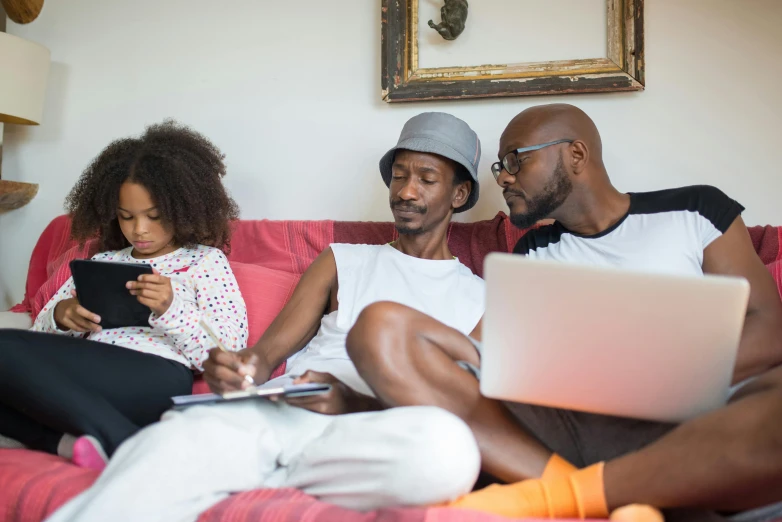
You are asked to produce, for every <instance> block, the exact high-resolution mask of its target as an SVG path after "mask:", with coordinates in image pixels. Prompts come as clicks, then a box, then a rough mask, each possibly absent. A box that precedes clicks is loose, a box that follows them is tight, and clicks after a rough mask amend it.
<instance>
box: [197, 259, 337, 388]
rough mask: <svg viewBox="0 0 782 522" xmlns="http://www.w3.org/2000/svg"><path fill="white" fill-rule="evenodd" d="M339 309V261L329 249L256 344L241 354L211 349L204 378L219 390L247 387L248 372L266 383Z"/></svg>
mask: <svg viewBox="0 0 782 522" xmlns="http://www.w3.org/2000/svg"><path fill="white" fill-rule="evenodd" d="M336 309H337V264H336V261H335V259H334V253H333V252H332V251H331V249H330V248H327V249H326V250H324V251H323V252H322V253H321V254H320V255H319V256H318V257H317V259H315V261H313V263H312V264H311V265H310V267H309V268H308V269H307V271H306V272H304V275H303V276H302V277H301V280H300V281H299V284H298V285H297V286H296V289H295V290H294V291H293V295H292V296H291V298H290V300H289V301H288V303H287V304H286V305H285V306H284V307H283V309H282V311H280V313H279V314H278V315H277V317H276V318H275V319H274V321H272V324H271V325H269V328H267V329H266V331H265V332H264V334H263V336H262V337H261V338H260V340H259V341H258V342H257V343H256V344H255V346H252V347H250V348H247V349H246V350H242V351H241V352H238V353H226V352H222V351H220V350H219V349H217V348H214V349H212V350H210V352H209V359H207V360H206V361H205V362H204V372H205V373H204V379H205V380H206V382H207V383H208V384H209V387H210V388H211V389H212V391H214V392H216V393H223V392H226V391H235V390H239V389H242V388H243V387H245V386H247V385H248V384H247V382H245V380H244V376H245V375H251V376H253V378H254V380H255V382H256V383H263V382H266V381H267V380H268V379H269V376H270V375H271V373H272V372H273V371H274V369H275V368H276V367H277V366H279V365H280V364H281V363H282V362H283V361H284V360H285V359H287V358H288V357H290V356H291V355H293V354H294V353H296V352H297V351H299V350H301V349H302V348H304V347H305V346H306V345H307V343H308V342H309V341H310V340H311V339H312V338H313V337H314V336H315V334H316V333H317V332H318V328H320V322H321V319H322V318H323V315H324V314H325V313H328V312H331V311H334V310H336Z"/></svg>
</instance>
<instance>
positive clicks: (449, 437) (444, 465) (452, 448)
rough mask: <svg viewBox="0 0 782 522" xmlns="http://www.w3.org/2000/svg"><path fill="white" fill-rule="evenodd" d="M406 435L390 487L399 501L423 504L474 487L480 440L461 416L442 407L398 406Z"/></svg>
mask: <svg viewBox="0 0 782 522" xmlns="http://www.w3.org/2000/svg"><path fill="white" fill-rule="evenodd" d="M398 411H399V412H400V413H401V414H403V415H404V420H403V421H401V420H400V422H401V423H402V424H404V425H405V429H406V431H407V434H408V436H407V439H406V441H405V442H404V444H403V446H404V448H403V449H401V450H400V453H401V454H403V455H404V456H403V457H402V458H401V459H400V460H399V461H398V462H397V471H396V473H394V478H395V480H393V481H392V484H390V490H391V491H392V492H393V493H394V495H395V496H397V498H396V501H397V502H398V504H399V505H407V506H424V505H433V504H439V503H442V502H447V501H449V500H453V499H455V498H457V497H459V496H461V495H464V494H466V493H469V492H470V491H471V490H472V487H473V485H474V484H475V480H476V479H477V478H478V473H479V472H480V467H481V456H480V452H479V450H478V444H477V442H476V441H475V437H474V436H473V433H472V431H471V430H470V428H469V427H468V426H467V424H465V423H464V421H462V420H461V419H460V418H459V417H457V416H456V415H453V414H451V413H449V412H447V411H445V410H443V409H440V408H435V407H429V406H417V407H411V408H399V409H398Z"/></svg>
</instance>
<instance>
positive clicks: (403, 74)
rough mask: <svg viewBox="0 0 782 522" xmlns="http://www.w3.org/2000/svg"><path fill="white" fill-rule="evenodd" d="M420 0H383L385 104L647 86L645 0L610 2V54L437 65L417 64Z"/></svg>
mask: <svg viewBox="0 0 782 522" xmlns="http://www.w3.org/2000/svg"><path fill="white" fill-rule="evenodd" d="M419 1H420V0H381V2H382V8H381V24H382V31H381V49H382V51H381V55H382V56H381V69H382V75H381V95H382V99H383V100H384V101H386V102H389V103H395V102H414V101H426V100H453V99H465V98H489V97H501V96H532V95H550V94H575V93H599V92H616V91H640V90H643V89H644V85H645V83H646V78H645V65H646V63H645V59H644V0H606V9H607V31H608V34H607V42H608V49H607V53H606V57H605V58H587V59H574V60H557V61H549V62H527V63H516V64H504V65H503V64H501V65H480V66H474V67H438V68H421V67H419V65H418V45H419V44H418V3H419ZM468 23H469V21H468Z"/></svg>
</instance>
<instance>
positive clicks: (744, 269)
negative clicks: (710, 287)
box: [703, 217, 782, 383]
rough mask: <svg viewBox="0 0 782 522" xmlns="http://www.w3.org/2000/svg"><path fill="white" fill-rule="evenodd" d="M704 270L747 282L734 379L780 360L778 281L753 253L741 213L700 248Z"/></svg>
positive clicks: (781, 311) (781, 304) (781, 333)
mask: <svg viewBox="0 0 782 522" xmlns="http://www.w3.org/2000/svg"><path fill="white" fill-rule="evenodd" d="M703 271H704V272H705V273H708V274H718V275H729V276H738V277H744V278H746V279H747V281H749V284H750V288H751V290H750V296H749V304H748V305H747V317H746V319H745V321H744V331H743V332H742V336H741V344H740V346H739V353H738V358H737V360H736V368H735V371H734V374H733V382H734V383H737V382H741V381H743V380H744V379H746V378H748V377H751V376H753V375H758V374H760V373H763V372H765V371H767V370H769V369H771V368H772V367H774V366H776V365H778V364H781V363H782V301H780V299H779V292H778V291H777V285H776V284H775V283H774V279H773V278H772V277H771V274H770V273H769V271H768V270H767V269H766V267H765V266H763V263H762V262H761V260H760V258H759V257H758V255H757V254H756V253H755V249H754V248H753V246H752V241H751V239H750V237H749V233H748V232H747V227H746V226H745V225H744V221H743V220H742V219H741V218H740V217H738V218H736V220H735V221H734V222H733V224H732V225H731V226H730V228H728V230H727V231H726V232H725V234H723V235H722V237H720V238H718V239H717V240H715V241H714V242H713V243H712V244H711V245H709V246H708V247H707V248H706V250H705V251H704V252H703Z"/></svg>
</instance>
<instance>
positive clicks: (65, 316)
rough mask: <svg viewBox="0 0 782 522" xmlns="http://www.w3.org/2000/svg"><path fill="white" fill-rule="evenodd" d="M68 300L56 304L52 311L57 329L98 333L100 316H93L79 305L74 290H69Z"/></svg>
mask: <svg viewBox="0 0 782 522" xmlns="http://www.w3.org/2000/svg"><path fill="white" fill-rule="evenodd" d="M71 295H72V296H73V297H71V298H70V299H64V300H63V301H60V302H59V303H57V307H56V308H55V309H54V322H55V323H57V328H59V329H60V330H64V331H68V330H71V331H74V332H82V333H83V332H100V331H101V327H100V324H99V323H100V316H99V315H97V314H94V313H92V312H90V311H89V310H87V309H86V308H84V307H83V306H82V305H80V304H79V299H78V298H77V297H76V290H71Z"/></svg>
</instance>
